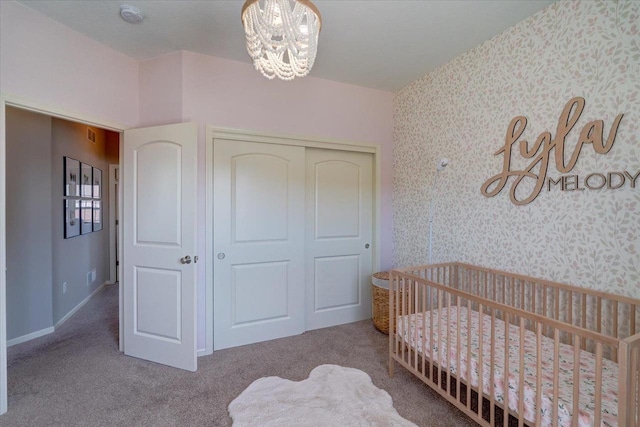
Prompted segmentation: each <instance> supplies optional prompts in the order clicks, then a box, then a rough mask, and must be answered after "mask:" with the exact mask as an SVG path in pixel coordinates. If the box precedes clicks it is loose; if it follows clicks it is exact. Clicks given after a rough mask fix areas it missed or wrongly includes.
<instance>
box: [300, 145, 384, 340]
mask: <svg viewBox="0 0 640 427" xmlns="http://www.w3.org/2000/svg"><path fill="white" fill-rule="evenodd" d="M306 175H307V179H306V211H307V218H306V223H307V225H306V228H307V230H306V242H305V244H306V255H305V257H306V276H307V280H306V283H307V292H306V319H307V321H306V324H307V330H311V329H318V328H324V327H328V326H334V325H339V324H342V323H348V322H355V321H358V320H364V319H367V318H370V317H371V290H370V285H369V279H370V276H371V273H372V271H371V269H372V257H371V255H372V248H371V240H372V235H373V156H372V155H371V154H366V153H353V152H346V151H338V150H321V149H312V148H307V151H306Z"/></svg>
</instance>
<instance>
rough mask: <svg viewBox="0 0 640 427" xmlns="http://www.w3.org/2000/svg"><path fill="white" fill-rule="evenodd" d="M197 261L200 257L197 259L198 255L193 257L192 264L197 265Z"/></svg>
mask: <svg viewBox="0 0 640 427" xmlns="http://www.w3.org/2000/svg"><path fill="white" fill-rule="evenodd" d="M199 259H200V257H198V255H196V256H194V257H193V263H194V264H197V263H198V260H199Z"/></svg>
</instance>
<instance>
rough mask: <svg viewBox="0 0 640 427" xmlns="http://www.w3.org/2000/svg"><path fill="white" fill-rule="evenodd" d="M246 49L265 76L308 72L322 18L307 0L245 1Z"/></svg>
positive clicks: (289, 77) (283, 76) (289, 76)
mask: <svg viewBox="0 0 640 427" xmlns="http://www.w3.org/2000/svg"><path fill="white" fill-rule="evenodd" d="M241 16H242V23H243V24H244V31H245V33H246V35H247V52H249V56H251V59H252V60H253V65H254V66H255V68H256V70H258V71H260V72H261V73H262V75H263V76H265V77H266V78H268V79H273V78H275V77H278V78H279V79H282V80H293V79H294V78H296V77H304V76H306V75H307V74H309V71H311V68H312V67H313V63H314V62H315V59H316V52H317V50H318V34H320V27H321V26H322V18H321V16H320V12H319V11H318V9H317V8H316V6H315V5H314V4H313V3H311V2H310V1H308V0H247V1H246V2H245V3H244V6H242V12H241Z"/></svg>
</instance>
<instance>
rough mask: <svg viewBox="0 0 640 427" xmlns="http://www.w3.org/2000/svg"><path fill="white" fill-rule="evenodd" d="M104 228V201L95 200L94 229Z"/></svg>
mask: <svg viewBox="0 0 640 427" xmlns="http://www.w3.org/2000/svg"><path fill="white" fill-rule="evenodd" d="M100 230H102V202H101V201H98V200H94V201H93V231H100Z"/></svg>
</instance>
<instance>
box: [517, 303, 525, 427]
mask: <svg viewBox="0 0 640 427" xmlns="http://www.w3.org/2000/svg"><path fill="white" fill-rule="evenodd" d="M523 295H524V294H523ZM519 381H520V383H519V385H520V387H519V390H518V427H523V426H524V318H523V317H522V316H520V378H519Z"/></svg>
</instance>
